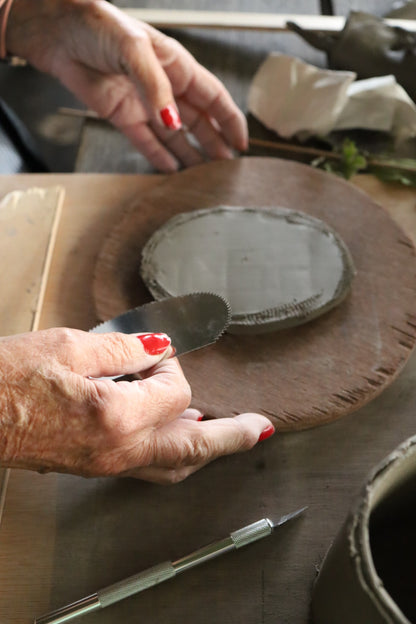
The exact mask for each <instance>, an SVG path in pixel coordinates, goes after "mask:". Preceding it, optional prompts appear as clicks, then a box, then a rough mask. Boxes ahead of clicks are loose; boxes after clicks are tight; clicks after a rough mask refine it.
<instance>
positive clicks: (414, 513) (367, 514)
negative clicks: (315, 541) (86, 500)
mask: <svg viewBox="0 0 416 624" xmlns="http://www.w3.org/2000/svg"><path fill="white" fill-rule="evenodd" d="M415 527H416V436H414V437H412V438H410V439H408V440H406V442H404V443H403V444H402V445H401V446H399V447H398V448H397V449H396V450H395V451H394V452H393V453H391V454H390V455H389V456H388V457H386V459H385V460H384V461H383V462H381V463H380V464H379V465H378V466H377V467H376V468H375V469H374V470H373V471H372V473H371V475H370V477H369V479H368V481H367V483H366V484H365V486H364V488H363V491H362V493H361V495H360V497H359V498H358V501H357V503H356V504H355V506H354V508H353V509H352V511H351V513H350V515H349V517H348V518H347V521H346V522H345V524H344V526H343V527H342V529H341V531H340V533H339V534H338V536H337V538H336V540H335V542H334V543H333V545H332V547H331V548H330V550H329V552H328V554H327V556H326V557H325V560H324V562H323V564H322V568H321V570H320V572H319V575H318V577H317V580H316V583H315V586H314V589H313V595H312V621H313V622H314V624H335V623H336V624H352V623H353V624H386V623H389V624H411V622H416V585H415V583H414V579H415V570H414V566H415V561H416V530H415Z"/></svg>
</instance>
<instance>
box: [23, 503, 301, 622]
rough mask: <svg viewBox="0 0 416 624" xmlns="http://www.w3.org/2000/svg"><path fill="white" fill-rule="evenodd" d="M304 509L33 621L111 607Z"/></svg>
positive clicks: (261, 523)
mask: <svg viewBox="0 0 416 624" xmlns="http://www.w3.org/2000/svg"><path fill="white" fill-rule="evenodd" d="M305 509H307V507H302V508H301V509H297V510H296V511H294V512H292V513H290V514H286V515H285V516H282V517H281V518H279V519H278V520H277V521H276V522H273V521H272V520H270V519H269V518H262V519H261V520H258V521H257V522H254V523H253V524H249V525H248V526H245V527H243V528H241V529H238V530H237V531H233V532H232V533H230V535H229V536H228V537H226V538H224V539H222V540H219V541H217V542H213V543H212V544H209V545H208V546H204V547H203V548H200V549H199V550H196V551H194V552H193V553H191V554H190V555H187V556H185V557H182V559H178V560H177V561H165V562H164V563H160V564H158V565H156V566H153V567H152V568H148V569H147V570H144V571H143V572H139V574H135V575H133V576H130V577H129V578H127V579H124V580H123V581H120V582H118V583H114V584H113V585H110V586H109V587H105V588H104V589H100V590H99V591H97V592H96V593H95V594H92V595H91V596H86V597H85V598H82V599H81V600H78V601H77V602H73V603H71V604H69V605H67V606H65V607H62V608H61V609H57V610H56V611H53V612H51V613H47V614H46V615H43V616H41V617H39V618H37V619H35V620H34V624H62V623H63V622H69V621H70V620H72V619H73V618H76V617H79V616H81V615H85V614H86V613H89V612H91V611H95V610H97V609H103V608H104V607H108V606H109V605H111V604H113V603H115V602H118V601H120V600H123V599H124V598H128V597H129V596H132V595H133V594H136V593H138V592H141V591H143V590H145V589H148V588H149V587H152V586H153V585H158V584H159V583H162V582H163V581H167V580H168V579H170V578H172V577H173V576H176V575H177V574H179V573H180V572H185V571H186V570H190V569H191V568H193V567H195V566H197V565H200V564H201V563H205V562H206V561H210V560H211V559H214V558H215V557H219V556H220V555H224V554H225V553H227V552H229V551H231V550H235V549H237V548H242V547H243V546H247V544H251V542H255V541H257V540H259V539H262V538H263V537H267V536H268V535H270V534H271V533H272V532H273V529H275V528H277V527H280V526H281V525H282V524H285V523H286V522H287V521H288V520H291V519H292V518H296V517H297V516H299V515H300V514H301V513H302V512H304V511H305Z"/></svg>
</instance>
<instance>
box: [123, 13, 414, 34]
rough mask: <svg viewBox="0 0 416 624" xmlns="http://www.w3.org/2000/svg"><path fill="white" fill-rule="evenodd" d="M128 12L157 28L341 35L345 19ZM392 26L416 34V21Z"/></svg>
mask: <svg viewBox="0 0 416 624" xmlns="http://www.w3.org/2000/svg"><path fill="white" fill-rule="evenodd" d="M124 12H125V13H126V14H127V15H129V16H130V17H133V18H134V19H138V20H142V21H144V22H147V23H149V24H151V25H152V26H154V27H155V28H164V29H166V28H208V29H212V28H214V29H230V28H232V29H236V30H239V29H242V30H265V31H281V32H289V29H288V27H287V22H296V24H298V25H299V26H300V27H301V28H304V29H307V30H315V31H317V30H319V31H325V32H339V31H341V30H342V29H343V28H344V25H345V19H346V18H345V17H343V16H340V15H298V14H296V13H279V14H277V13H256V12H250V11H243V12H239V11H192V10H190V11H187V10H175V9H136V8H126V9H124ZM384 22H385V23H386V24H388V25H389V26H398V27H400V28H404V29H405V30H408V31H411V32H415V31H416V21H415V20H403V19H386V20H384Z"/></svg>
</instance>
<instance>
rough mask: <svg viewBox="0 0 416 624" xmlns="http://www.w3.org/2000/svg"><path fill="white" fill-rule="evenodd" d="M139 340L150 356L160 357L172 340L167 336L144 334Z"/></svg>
mask: <svg viewBox="0 0 416 624" xmlns="http://www.w3.org/2000/svg"><path fill="white" fill-rule="evenodd" d="M137 338H138V339H139V340H140V342H141V343H142V345H143V347H144V350H145V351H146V353H148V354H149V355H160V354H161V353H163V352H164V351H166V349H167V348H168V346H169V345H170V338H169V336H167V335H166V334H142V335H141V336H137Z"/></svg>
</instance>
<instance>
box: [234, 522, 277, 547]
mask: <svg viewBox="0 0 416 624" xmlns="http://www.w3.org/2000/svg"><path fill="white" fill-rule="evenodd" d="M272 531H273V523H272V522H271V520H269V519H268V518H263V519H262V520H259V521H258V522H253V524H249V525H248V526H245V527H243V528H242V529H238V530H237V531H233V533H230V537H231V539H232V540H233V542H234V546H235V547H236V548H241V547H242V546H247V544H251V542H255V541H256V540H259V539H262V537H266V536H267V535H270V533H271V532H272Z"/></svg>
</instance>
